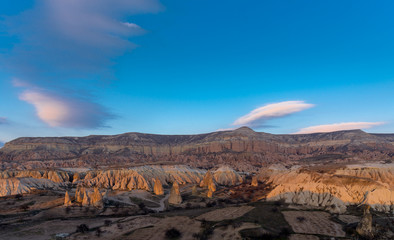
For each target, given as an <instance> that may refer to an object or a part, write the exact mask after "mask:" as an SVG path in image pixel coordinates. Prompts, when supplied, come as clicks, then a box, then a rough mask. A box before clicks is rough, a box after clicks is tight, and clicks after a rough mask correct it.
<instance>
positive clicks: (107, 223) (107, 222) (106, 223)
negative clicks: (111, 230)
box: [104, 220, 112, 227]
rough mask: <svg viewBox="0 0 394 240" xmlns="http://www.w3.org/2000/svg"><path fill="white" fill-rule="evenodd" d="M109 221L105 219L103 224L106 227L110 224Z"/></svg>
mask: <svg viewBox="0 0 394 240" xmlns="http://www.w3.org/2000/svg"><path fill="white" fill-rule="evenodd" d="M111 223H112V221H111V220H105V221H104V225H105V226H107V227H108V226H109V225H111Z"/></svg>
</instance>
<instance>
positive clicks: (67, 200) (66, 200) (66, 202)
mask: <svg viewBox="0 0 394 240" xmlns="http://www.w3.org/2000/svg"><path fill="white" fill-rule="evenodd" d="M71 205H72V202H71V198H70V195H69V194H68V191H66V194H65V195H64V206H66V207H68V206H71Z"/></svg>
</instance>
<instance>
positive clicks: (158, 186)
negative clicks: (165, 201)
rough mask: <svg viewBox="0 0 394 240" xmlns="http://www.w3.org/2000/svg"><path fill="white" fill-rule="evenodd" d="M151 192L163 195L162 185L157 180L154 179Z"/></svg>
mask: <svg viewBox="0 0 394 240" xmlns="http://www.w3.org/2000/svg"><path fill="white" fill-rule="evenodd" d="M153 192H154V193H155V194H156V195H163V194H164V190H163V185H162V184H161V181H160V179H159V178H156V179H155V186H154V188H153Z"/></svg>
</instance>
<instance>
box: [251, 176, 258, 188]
mask: <svg viewBox="0 0 394 240" xmlns="http://www.w3.org/2000/svg"><path fill="white" fill-rule="evenodd" d="M250 185H251V186H252V187H257V186H259V181H258V179H257V176H253V177H252V182H251V183H250Z"/></svg>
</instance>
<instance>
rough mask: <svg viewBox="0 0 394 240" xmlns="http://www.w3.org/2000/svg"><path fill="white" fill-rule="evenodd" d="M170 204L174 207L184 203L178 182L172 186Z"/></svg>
mask: <svg viewBox="0 0 394 240" xmlns="http://www.w3.org/2000/svg"><path fill="white" fill-rule="evenodd" d="M168 203H170V204H174V205H177V204H180V203H182V197H181V192H180V191H179V185H178V183H177V182H176V181H175V182H174V184H173V185H172V188H171V192H170V197H169V198H168Z"/></svg>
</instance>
